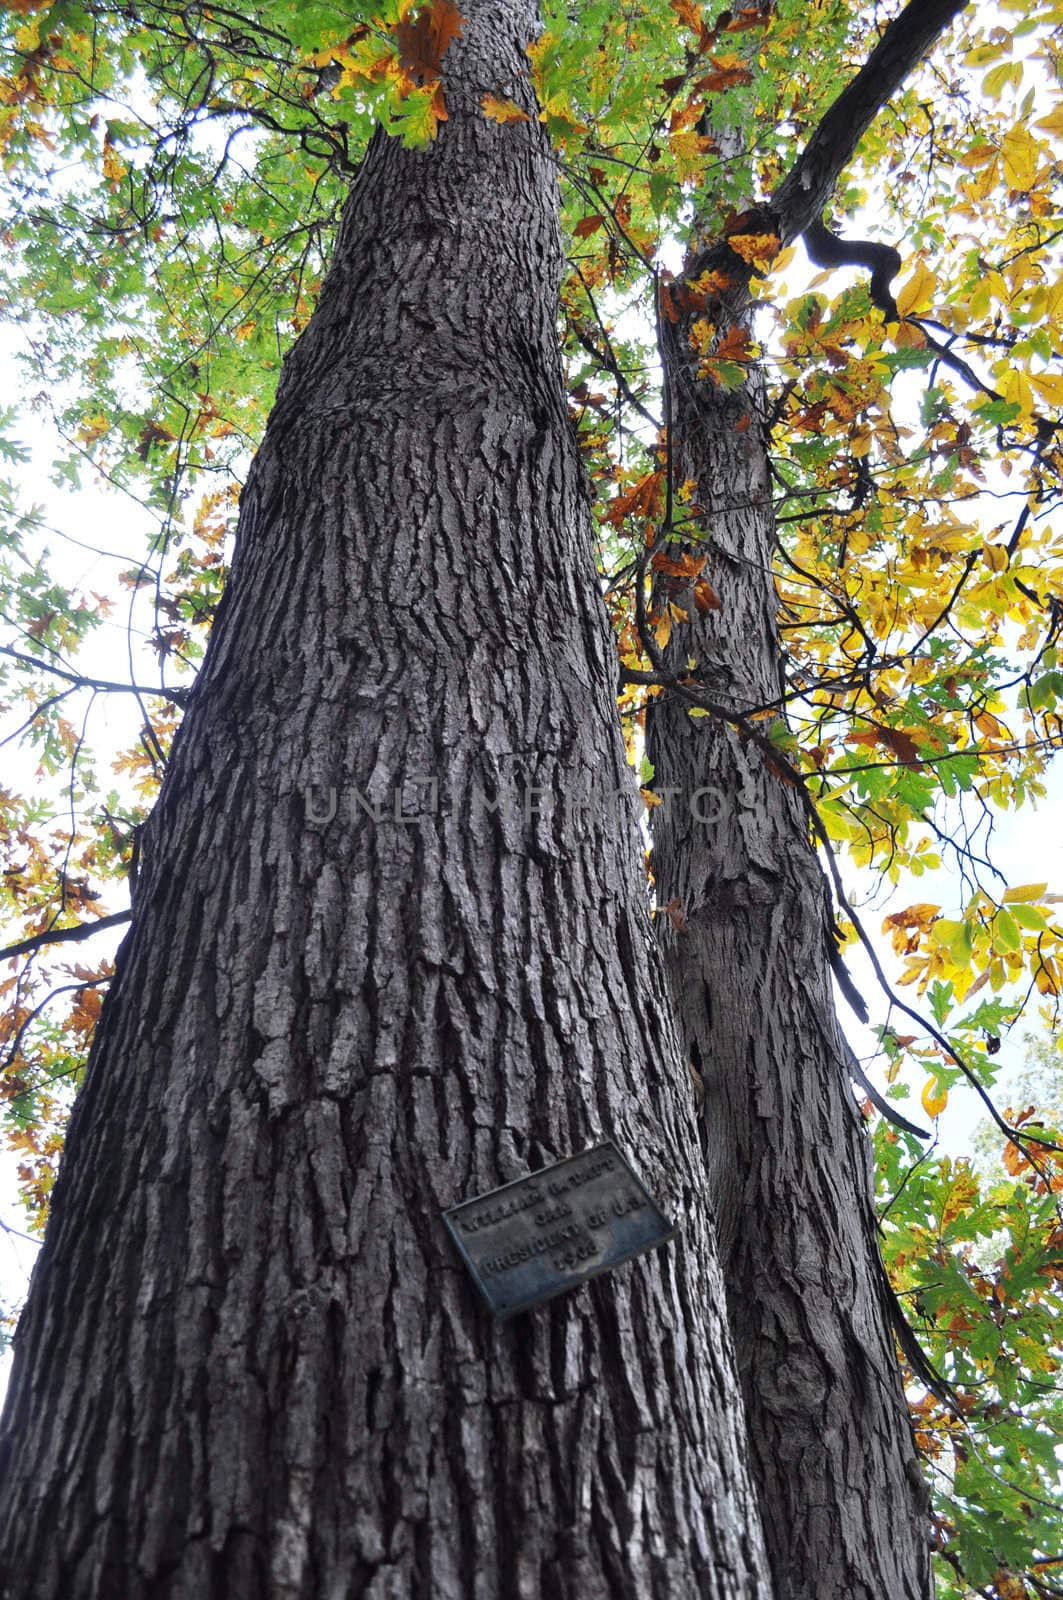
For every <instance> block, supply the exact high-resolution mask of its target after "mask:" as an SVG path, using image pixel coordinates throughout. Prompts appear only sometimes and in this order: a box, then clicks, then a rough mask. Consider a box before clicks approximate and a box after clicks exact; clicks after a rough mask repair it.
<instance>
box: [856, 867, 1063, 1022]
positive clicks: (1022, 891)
mask: <svg viewBox="0 0 1063 1600" xmlns="http://www.w3.org/2000/svg"><path fill="white" fill-rule="evenodd" d="M1061 901H1063V896H1061V895H1057V894H1049V892H1048V885H1047V884H1046V883H1035V884H1020V885H1017V886H1016V887H1014V888H1011V889H1008V890H1007V891H1006V892H1005V894H1004V895H1003V896H1002V898H1001V899H1000V900H999V901H994V900H992V899H990V897H989V896H988V895H987V894H985V893H984V892H983V891H981V890H979V891H978V892H977V893H976V894H975V895H974V896H973V897H972V898H971V900H970V901H969V902H968V904H967V905H966V906H965V908H964V911H963V915H962V916H960V917H956V918H953V917H943V916H942V915H941V907H940V906H937V905H932V904H930V903H924V902H920V903H918V904H915V905H910V906H907V907H906V908H905V909H904V910H903V911H894V912H891V913H890V915H889V916H887V917H886V918H885V920H884V922H883V924H882V930H883V932H884V933H886V934H888V935H889V937H890V940H891V942H892V944H893V949H894V951H895V952H896V953H897V954H898V955H901V956H903V957H904V970H903V973H902V975H901V978H900V980H899V981H900V982H901V983H902V984H913V983H915V984H918V986H919V993H920V994H923V993H925V991H926V990H927V988H928V987H929V985H930V983H931V982H932V981H933V980H935V979H938V980H940V981H942V982H944V983H948V984H951V986H952V991H953V993H954V994H955V995H956V997H957V999H959V1000H963V999H966V998H967V997H968V996H970V995H974V994H977V993H978V991H979V990H980V989H982V988H983V987H984V986H985V985H986V984H988V985H989V987H990V989H991V990H992V991H993V992H994V993H998V992H999V991H1000V990H1001V989H1003V987H1004V985H1005V984H1006V983H1007V982H1009V981H1011V980H1015V979H1018V978H1020V977H1021V976H1022V975H1023V974H1024V973H1030V974H1032V976H1033V980H1034V983H1035V984H1036V987H1037V989H1038V992H1039V993H1041V994H1043V995H1045V996H1050V997H1055V996H1058V995H1060V994H1061V993H1063V927H1060V926H1059V923H1058V922H1057V920H1056V918H1057V912H1056V911H1055V909H1054V908H1055V907H1056V906H1057V905H1058V904H1059V903H1060V902H1061Z"/></svg>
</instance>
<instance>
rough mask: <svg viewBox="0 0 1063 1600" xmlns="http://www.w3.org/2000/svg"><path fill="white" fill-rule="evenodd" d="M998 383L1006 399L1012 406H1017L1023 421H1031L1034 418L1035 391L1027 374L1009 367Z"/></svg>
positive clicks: (1016, 368)
mask: <svg viewBox="0 0 1063 1600" xmlns="http://www.w3.org/2000/svg"><path fill="white" fill-rule="evenodd" d="M997 381H998V382H999V384H1000V392H1001V394H1002V395H1003V396H1004V399H1005V400H1009V401H1010V402H1011V404H1012V405H1017V406H1018V408H1019V410H1020V412H1021V414H1022V417H1023V419H1024V420H1029V418H1030V417H1032V416H1033V390H1032V389H1031V388H1030V380H1029V378H1028V377H1027V376H1026V374H1025V372H1021V371H1020V370H1019V368H1018V367H1008V368H1007V370H1006V371H1005V372H1004V373H1003V375H1002V376H1001V377H999V378H998V380H997Z"/></svg>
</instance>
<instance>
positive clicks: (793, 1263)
mask: <svg viewBox="0 0 1063 1600" xmlns="http://www.w3.org/2000/svg"><path fill="white" fill-rule="evenodd" d="M680 387H681V388H682V385H681V386H680ZM757 397H758V386H757V385H756V384H755V383H754V384H751V385H750V386H749V387H748V388H747V389H746V390H745V391H744V392H743V393H742V394H741V395H739V396H733V397H729V398H728V397H725V396H724V395H723V394H722V392H720V391H713V390H711V388H709V387H708V386H707V385H704V384H697V385H695V386H692V387H690V388H688V389H687V390H686V397H685V400H681V401H680V403H679V405H678V407H677V410H676V412H675V413H673V415H674V416H677V417H678V418H679V419H680V420H679V427H678V428H677V430H676V433H677V439H679V440H680V441H681V443H680V444H679V447H678V459H677V463H676V470H677V472H678V473H679V474H680V475H681V476H682V477H683V478H694V479H695V480H696V481H697V483H698V489H697V499H698V502H699V503H700V504H701V505H703V506H704V507H705V510H706V526H707V528H709V529H711V533H710V534H709V537H708V549H709V555H708V563H707V566H706V569H705V573H706V575H707V576H708V578H709V581H710V583H711V584H712V585H713V587H714V589H715V590H716V591H717V593H718V595H719V597H720V602H721V610H720V612H719V613H718V614H716V615H714V616H711V617H710V618H709V619H706V620H699V621H698V622H697V623H696V624H695V625H693V626H689V627H688V626H684V627H682V628H680V629H678V630H676V632H675V633H674V634H673V640H674V646H673V647H674V651H675V659H676V661H677V662H679V663H685V661H686V659H687V657H688V656H690V655H696V656H697V657H698V659H699V661H700V663H701V669H702V671H703V672H704V673H705V674H706V675H707V677H708V679H709V681H711V683H712V695H713V698H714V699H715V700H717V701H725V702H727V703H729V704H731V705H733V706H734V707H736V708H738V709H741V710H745V709H748V708H752V707H756V706H765V705H770V704H771V703H772V702H774V701H777V700H778V698H779V696H780V694H781V692H782V687H783V686H782V682H781V666H780V655H779V645H778V637H777V634H776V625H775V590H774V584H773V581H772V576H771V561H772V550H773V527H772V512H771V499H770V491H769V484H768V478H767V455H766V448H765V440H764V437H763V433H762V432H761V422H760V416H759V415H758V410H759V408H758V404H757ZM742 418H745V419H747V420H748V422H749V426H748V429H747V431H746V432H738V431H736V430H735V423H736V422H738V421H739V420H740V419H742ZM690 610H691V614H692V615H696V612H695V608H694V607H693V606H691V607H690ZM648 731H649V740H648V748H649V754H650V757H651V759H652V760H653V762H654V765H655V776H654V785H655V787H657V788H658V789H659V790H660V791H661V792H662V793H666V792H667V791H669V790H671V791H673V793H672V794H670V795H669V798H668V800H667V802H666V803H665V804H663V805H661V806H659V807H656V808H654V811H653V871H654V876H655V878H656V883H657V894H658V898H659V899H660V900H661V901H662V903H667V902H669V901H671V900H672V899H673V897H678V901H679V903H680V905H681V907H682V914H683V919H684V923H685V926H684V927H683V931H682V932H679V931H677V930H676V929H675V928H673V927H672V926H671V924H670V923H667V926H666V927H665V928H664V929H663V930H662V935H661V937H662V942H663V945H664V948H665V954H666V962H667V966H668V971H669V978H670V982H671V988H672V993H673V997H674V1000H675V1003H676V1009H677V1013H678V1020H679V1026H680V1029H681V1032H682V1034H683V1038H684V1041H685V1044H686V1048H687V1051H688V1053H689V1058H690V1060H691V1062H692V1064H693V1066H694V1069H695V1071H696V1072H698V1073H699V1075H700V1076H701V1078H702V1080H703V1082H704V1085H705V1107H704V1145H705V1151H706V1161H707V1167H708V1171H709V1176H710V1187H711V1191H712V1196H713V1201H714V1205H715V1209H716V1215H717V1221H718V1231H719V1238H720V1251H721V1256H722V1259H723V1265H724V1275H725V1278H726V1281H727V1303H728V1307H729V1311H730V1318H731V1327H732V1332H733V1334H734V1338H735V1343H736V1346H737V1350H738V1359H739V1370H740V1372H741V1376H742V1384H743V1389H744V1393H745V1398H746V1409H747V1416H748V1421H749V1437H750V1447H751V1451H752V1457H753V1465H754V1472H755V1474H756V1478H757V1482H758V1485H759V1488H760V1500H761V1511H762V1515H763V1519H764V1531H765V1538H766V1540H767V1544H768V1553H769V1559H770V1561H771V1566H772V1574H773V1579H774V1584H775V1594H776V1600H882V1597H883V1596H887V1595H888V1596H889V1597H890V1600H924V1597H925V1596H926V1595H927V1594H928V1593H929V1592H930V1574H929V1550H928V1532H929V1527H928V1519H927V1510H928V1505H927V1494H926V1490H925V1488H924V1486H923V1484H922V1480H921V1477H920V1473H919V1469H918V1463H917V1460H916V1456H915V1450H914V1445H913V1441H912V1434H911V1428H910V1426H909V1422H908V1417H907V1411H906V1406H905V1401H904V1395H903V1391H902V1387H901V1382H900V1375H899V1371H898V1366H897V1360H896V1356H895V1353H894V1345H893V1338H892V1333H891V1326H890V1308H889V1302H888V1298H887V1290H886V1284H885V1279H884V1276H883V1270H882V1267H881V1263H880V1261H879V1258H878V1244H877V1224H876V1217H875V1211H874V1206H873V1199H872V1182H871V1172H870V1165H869V1146H868V1140H867V1137H866V1134H865V1132H864V1129H863V1126H862V1122H861V1118H860V1115H859V1112H858V1110H857V1107H856V1104H855V1102H854V1099H853V1094H852V1090H851V1087H850V1082H849V1074H848V1069H847V1063H848V1060H849V1054H848V1046H847V1045H846V1043H845V1041H844V1038H843V1036H842V1034H841V1032H840V1029H839V1026H838V1023H837V1019H836V1016H835V1012H834V1006H833V999H832V991H831V981H830V968H829V965H828V959H827V956H828V943H827V941H828V939H829V938H830V931H829V914H828V899H827V894H826V885H825V882H824V879H823V876H822V873H821V871H820V868H819V865H818V862H817V860H816V857H815V854H814V852H813V850H812V847H811V844H810V842H809V830H808V824H807V819H806V817H805V815H804V813H803V811H802V809H801V806H800V804H799V802H798V799H797V796H796V795H795V793H794V791H793V789H792V788H790V787H788V786H787V785H786V784H785V783H784V782H783V781H782V779H781V778H780V777H779V775H778V773H777V772H776V771H773V770H771V769H770V768H769V767H768V766H767V764H766V762H765V758H764V755H763V753H762V751H761V750H760V748H759V747H757V746H756V745H754V744H752V743H750V742H749V740H747V739H745V738H744V737H743V736H742V735H741V734H740V733H738V732H736V731H735V730H734V729H733V728H730V727H727V726H725V725H721V724H719V723H712V724H711V725H710V723H709V721H708V719H698V720H692V719H691V718H690V717H689V715H688V710H687V706H686V705H684V704H683V703H682V701H680V700H678V699H676V698H672V697H669V696H665V697H662V698H661V699H659V700H657V701H655V702H654V703H653V709H652V712H651V714H650V718H649V723H648ZM699 791H700V794H699ZM660 920H661V922H662V923H666V922H667V919H664V918H662V919H660Z"/></svg>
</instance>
